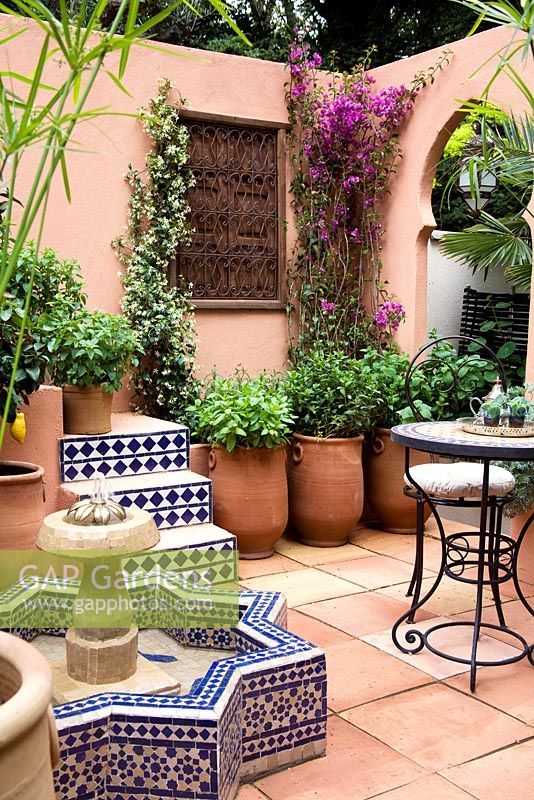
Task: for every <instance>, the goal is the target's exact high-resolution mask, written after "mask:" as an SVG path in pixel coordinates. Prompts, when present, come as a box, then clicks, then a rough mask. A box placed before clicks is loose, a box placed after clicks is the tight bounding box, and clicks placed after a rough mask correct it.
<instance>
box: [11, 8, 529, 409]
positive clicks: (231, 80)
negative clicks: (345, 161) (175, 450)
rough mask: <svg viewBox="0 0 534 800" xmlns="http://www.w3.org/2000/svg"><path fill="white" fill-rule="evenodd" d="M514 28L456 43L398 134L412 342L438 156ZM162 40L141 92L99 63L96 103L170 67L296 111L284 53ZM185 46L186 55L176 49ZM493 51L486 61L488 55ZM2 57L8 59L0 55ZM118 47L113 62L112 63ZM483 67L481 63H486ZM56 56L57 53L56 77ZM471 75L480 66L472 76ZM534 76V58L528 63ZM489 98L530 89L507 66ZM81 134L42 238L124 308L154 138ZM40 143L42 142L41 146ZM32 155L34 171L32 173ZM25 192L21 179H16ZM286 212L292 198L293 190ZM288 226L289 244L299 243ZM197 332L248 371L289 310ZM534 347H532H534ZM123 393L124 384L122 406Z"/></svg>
mask: <svg viewBox="0 0 534 800" xmlns="http://www.w3.org/2000/svg"><path fill="white" fill-rule="evenodd" d="M6 24H7V25H8V26H9V27H17V26H18V27H20V26H21V25H22V24H24V25H26V26H27V27H28V31H27V32H26V33H25V34H24V35H23V36H22V37H20V38H18V39H16V40H14V41H13V42H12V43H9V44H8V45H7V46H3V47H2V48H1V50H0V65H1V67H2V68H5V67H6V66H7V59H8V58H9V66H10V68H11V69H13V70H15V71H18V72H22V73H26V74H28V73H29V72H31V69H32V67H33V65H34V63H35V58H36V50H37V46H38V43H39V38H40V36H39V32H38V31H37V32H36V30H35V28H34V26H33V25H32V24H28V23H26V22H25V23H22V22H21V21H16V20H13V19H7V20H6ZM509 35H510V34H509V31H507V30H504V29H494V30H492V31H489V32H487V33H483V34H480V35H478V36H476V37H473V38H471V39H468V40H462V41H460V42H455V43H453V44H451V45H450V46H449V50H450V51H451V54H450V59H449V63H448V64H446V65H445V66H444V67H443V69H442V70H441V71H440V72H439V73H438V75H437V77H436V80H435V83H434V84H433V85H428V86H427V87H426V88H425V89H423V90H422V91H421V93H420V95H419V97H418V99H417V102H416V107H415V110H414V112H413V113H412V115H411V117H410V118H409V119H408V120H407V121H406V123H405V124H404V125H403V127H402V130H401V135H400V144H401V147H402V149H403V153H404V156H403V159H402V161H401V162H400V164H399V168H398V171H397V174H396V176H395V177H394V179H393V182H392V185H391V195H390V196H389V197H387V198H385V202H384V210H385V219H384V227H385V229H386V237H385V240H384V243H385V246H384V251H383V262H384V278H385V279H387V280H388V281H389V285H390V288H391V290H392V291H393V292H394V293H396V294H397V295H398V297H399V298H400V300H401V301H402V302H403V303H404V304H405V306H406V308H407V311H408V319H407V322H406V324H405V325H404V326H402V328H401V330H400V332H399V340H400V343H401V344H402V345H403V346H404V347H405V348H406V349H407V350H409V351H411V352H413V351H414V350H416V349H417V347H418V346H419V345H420V344H421V342H422V341H423V340H424V338H425V335H426V332H427V325H426V260H427V249H426V245H427V240H428V237H429V235H430V232H431V230H432V229H433V227H434V219H433V215H432V209H431V205H430V194H431V183H432V178H433V174H434V170H435V166H436V164H437V162H438V161H439V157H440V154H441V152H442V149H443V147H444V145H445V142H446V141H447V138H448V136H449V135H450V133H451V132H452V130H454V127H455V125H456V124H457V122H458V121H459V118H460V116H459V115H458V108H459V105H460V103H461V101H462V100H465V99H471V98H475V97H477V96H479V95H480V94H481V93H482V91H483V89H484V87H485V86H486V84H487V81H488V79H489V76H490V75H491V74H492V71H493V69H494V67H495V65H496V58H494V59H491V56H492V54H495V53H496V52H497V50H498V49H499V48H500V47H501V46H502V45H503V43H504V42H505V41H507V37H509ZM162 47H163V50H164V51H165V52H154V51H148V50H146V49H134V50H133V51H132V53H131V56H130V61H129V65H128V70H127V74H126V77H125V83H126V86H127V87H128V89H129V91H130V92H131V94H132V97H131V98H130V97H127V96H126V95H124V94H123V93H122V92H120V91H119V90H118V89H117V87H116V86H115V85H114V84H113V83H112V82H111V80H110V79H109V78H108V77H106V76H105V75H102V76H101V78H100V79H99V81H98V82H97V84H96V86H95V89H94V92H93V95H92V98H91V102H90V106H91V107H97V106H113V109H114V110H115V111H118V112H126V113H132V112H135V111H136V110H137V109H138V108H139V107H140V106H142V105H145V104H147V102H148V101H149V99H150V98H151V97H152V96H153V95H154V93H155V91H156V87H157V82H158V79H159V78H161V77H163V76H166V77H169V78H170V79H171V80H172V81H173V82H174V84H175V85H176V87H177V90H178V91H179V92H180V93H181V94H182V96H183V97H185V98H186V100H187V106H188V108H189V109H190V110H192V111H200V112H202V111H204V112H205V111H209V112H211V113H213V114H216V115H217V114H220V115H227V116H238V117H246V118H251V119H258V120H264V121H269V122H272V123H275V124H276V123H285V122H287V113H286V107H285V99H284V83H285V81H286V79H287V73H286V71H285V69H284V66H283V65H282V64H275V63H272V62H265V61H257V60H255V59H250V58H244V57H240V56H229V55H223V54H219V53H211V52H210V53H208V52H204V51H194V50H187V49H185V48H176V47H172V46H165V45H163V46H162ZM441 52H442V50H441V49H437V50H434V51H429V52H427V53H423V54H420V55H417V56H414V57H412V58H408V59H404V60H402V61H398V62H396V63H394V64H388V65H386V66H383V67H380V68H378V69H376V70H374V71H373V75H374V77H375V78H376V81H377V86H379V87H380V86H385V85H388V84H391V83H395V84H399V83H403V82H404V83H408V82H410V81H411V79H412V77H413V75H414V74H415V73H416V72H418V71H420V70H424V69H426V68H428V67H429V66H431V65H432V64H434V63H435V61H436V59H437V58H438V56H439V54H440V53H441ZM181 55H186V56H187V58H182V57H179V56H181ZM488 59H489V61H488ZM2 60H3V63H2ZM112 61H113V59H111V61H110V63H112ZM486 61H487V62H488V63H487V64H486V65H485V66H483V67H482V69H481V70H480V71H479V72H478V73H477V74H476V75H474V76H473V75H472V74H473V73H474V72H475V71H476V69H477V68H478V67H480V66H481V65H484V63H485V62H486ZM56 69H57V66H55V65H53V64H51V65H50V67H49V70H50V75H49V76H48V77H49V78H50V79H51V80H53V77H54V76H53V73H54V70H56ZM470 76H471V77H470ZM525 78H526V80H527V82H528V83H530V84H532V83H533V82H534V75H533V74H532V69H531V71H530V73H529V74H526V75H525ZM491 97H492V99H494V100H495V101H497V102H499V103H501V104H502V105H504V106H505V107H511V108H513V109H514V110H515V111H517V110H519V109H520V108H521V107H522V103H523V98H522V96H521V95H520V94H519V93H518V92H517V91H515V90H514V88H513V86H512V83H511V82H510V81H509V80H507V79H506V78H503V79H502V80H499V81H497V82H496V83H495V85H494V87H493V89H492V94H491ZM77 139H78V140H79V141H80V142H81V144H82V146H83V148H84V149H85V150H86V151H87V152H85V153H83V152H82V153H71V154H69V169H70V176H71V187H72V194H73V198H74V202H73V203H72V204H69V203H68V202H67V201H66V199H65V197H64V193H63V191H62V188H61V185H60V179H59V176H58V180H57V191H54V192H53V194H52V196H51V200H50V206H49V211H48V218H47V224H46V228H45V232H44V240H45V242H46V243H47V244H50V245H52V246H53V247H55V248H56V249H57V250H58V251H59V252H60V254H61V255H63V256H75V257H76V258H78V259H79V260H80V262H81V264H82V267H83V272H84V276H85V279H86V283H87V289H88V294H89V302H90V304H91V305H92V306H96V307H101V308H103V309H105V310H109V311H113V312H116V311H117V310H118V308H119V301H120V297H121V281H120V276H119V274H118V270H119V265H118V262H117V260H116V257H115V255H114V253H113V252H112V250H111V248H110V245H109V243H110V241H111V239H112V238H113V237H115V236H117V234H119V233H121V231H122V230H123V228H124V225H125V222H126V204H127V200H128V187H127V186H126V184H125V182H124V181H123V177H122V176H123V174H124V173H125V171H126V169H127V167H128V164H129V163H132V164H134V165H135V166H137V167H141V166H142V165H143V163H144V157H145V154H146V151H147V149H148V141H147V139H146V137H145V136H144V135H143V133H142V132H141V130H140V127H139V125H138V123H137V122H136V120H135V119H133V118H132V117H126V116H125V117H117V116H113V117H107V118H103V119H100V120H98V123H97V124H86V125H84V126H83V127H80V128H79V130H78V133H77ZM36 155H37V154H36ZM31 163H32V162H31V158H30V159H29V161H28V169H27V172H26V174H27V176H28V180H29V177H30V176H31ZM19 194H21V196H22V198H23V195H24V184H23V183H22V185H21V186H19ZM287 213H288V216H289V202H287ZM293 236H294V233H293V229H292V227H291V225H290V226H289V230H288V242H287V245H288V246H287V251H288V253H289V252H290V249H291V246H292V243H293ZM197 329H198V337H199V351H198V363H199V365H201V369H202V372H204V373H206V372H209V371H210V370H211V369H212V367H213V366H217V368H218V369H219V370H220V371H221V372H228V371H230V370H231V369H233V368H234V367H235V366H236V365H237V364H243V365H244V366H245V367H246V368H248V369H249V370H250V371H251V372H256V371H258V370H259V369H262V368H277V369H279V368H282V367H283V365H284V363H285V355H286V322H285V315H284V312H283V311H252V312H251V311H249V310H242V311H236V310H229V311H224V310H205V309H199V310H198V311H197ZM531 357H532V358H534V356H531ZM125 400H126V395H125V394H123V395H122V405H123V406H124V403H125Z"/></svg>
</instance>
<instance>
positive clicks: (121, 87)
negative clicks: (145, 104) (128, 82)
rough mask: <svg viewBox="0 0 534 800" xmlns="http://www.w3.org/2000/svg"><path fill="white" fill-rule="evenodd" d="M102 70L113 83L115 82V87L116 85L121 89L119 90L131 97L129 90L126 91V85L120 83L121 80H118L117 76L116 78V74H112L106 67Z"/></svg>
mask: <svg viewBox="0 0 534 800" xmlns="http://www.w3.org/2000/svg"><path fill="white" fill-rule="evenodd" d="M104 72H105V73H106V75H107V76H108V77H109V78H111V80H112V81H113V83H114V84H115V86H117V87H118V88H119V89H120V90H121V92H124V94H127V95H128V97H132V94H131V92H129V91H128V89H127V88H126V86H125V85H124V84H123V83H122V81H120V80H119V78H117V76H116V75H114V74H113V73H112V72H110V71H109V70H108V69H105V70H104Z"/></svg>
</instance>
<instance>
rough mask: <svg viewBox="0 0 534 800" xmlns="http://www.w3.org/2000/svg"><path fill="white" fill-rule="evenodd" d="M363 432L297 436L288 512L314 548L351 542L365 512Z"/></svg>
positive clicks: (291, 460)
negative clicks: (342, 436)
mask: <svg viewBox="0 0 534 800" xmlns="http://www.w3.org/2000/svg"><path fill="white" fill-rule="evenodd" d="M362 442H363V436H357V437H355V438H351V439H316V438H315V437H314V436H302V435H301V434H299V433H296V434H294V436H293V447H292V450H291V452H290V454H289V457H288V460H287V473H288V483H289V515H290V519H291V521H292V523H293V524H294V526H295V528H296V529H297V531H298V534H299V538H300V541H301V542H303V543H304V544H309V545H312V546H313V547H338V546H339V545H342V544H346V542H347V541H348V538H349V534H350V532H351V530H352V529H353V528H354V526H355V525H356V524H357V522H358V520H359V519H360V517H361V514H362V510H363V470H362Z"/></svg>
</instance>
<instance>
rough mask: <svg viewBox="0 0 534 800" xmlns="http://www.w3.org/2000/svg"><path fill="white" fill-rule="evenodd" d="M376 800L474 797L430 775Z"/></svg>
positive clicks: (465, 798) (462, 799) (447, 799)
mask: <svg viewBox="0 0 534 800" xmlns="http://www.w3.org/2000/svg"><path fill="white" fill-rule="evenodd" d="M238 800H241V795H238ZM251 800H255V798H251ZM258 800H259V798H258ZM376 800H473V796H472V795H470V794H467V793H466V792H464V791H463V789H460V788H459V787H458V786H455V785H454V783H450V782H449V781H448V780H445V778H442V777H441V776H440V775H430V776H429V777H428V778H421V780H419V781H414V782H413V783H408V784H407V785H406V786H401V787H400V789H393V790H392V791H391V792H386V793H385V794H381V795H380V796H379V797H377V798H376ZM502 800H504V798H503V799H502Z"/></svg>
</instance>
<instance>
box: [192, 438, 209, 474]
mask: <svg viewBox="0 0 534 800" xmlns="http://www.w3.org/2000/svg"><path fill="white" fill-rule="evenodd" d="M210 450H211V447H210V446H209V444H202V443H197V444H192V445H191V446H190V448H189V469H190V470H191V472H196V474H197V475H204V477H205V478H207V477H208V476H209V473H210V465H209V457H210Z"/></svg>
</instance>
